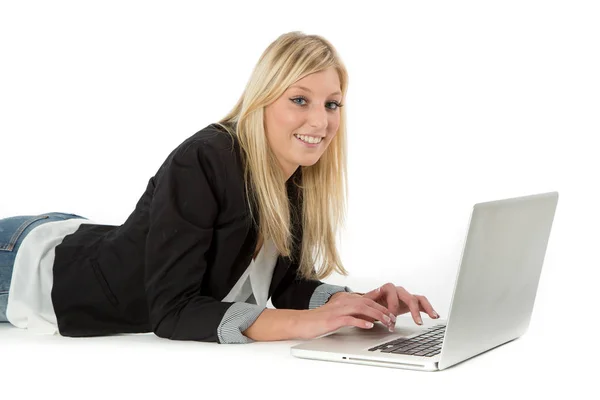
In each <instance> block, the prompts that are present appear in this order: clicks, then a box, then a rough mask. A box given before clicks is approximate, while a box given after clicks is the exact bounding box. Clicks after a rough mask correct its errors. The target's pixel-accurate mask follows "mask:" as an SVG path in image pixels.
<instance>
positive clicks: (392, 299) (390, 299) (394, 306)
mask: <svg viewBox="0 0 600 400" xmlns="http://www.w3.org/2000/svg"><path fill="white" fill-rule="evenodd" d="M381 289H382V292H383V293H384V296H385V301H386V302H387V308H388V310H390V312H391V313H392V314H394V321H395V320H396V318H395V316H396V315H399V314H400V300H399V299H398V291H397V290H396V286H395V285H394V284H393V283H386V284H385V285H383V286H382V287H381Z"/></svg>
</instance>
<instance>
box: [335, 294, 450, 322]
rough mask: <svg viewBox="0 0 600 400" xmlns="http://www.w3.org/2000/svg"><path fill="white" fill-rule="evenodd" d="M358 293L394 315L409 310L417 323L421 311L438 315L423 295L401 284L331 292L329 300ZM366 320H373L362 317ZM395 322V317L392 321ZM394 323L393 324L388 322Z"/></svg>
mask: <svg viewBox="0 0 600 400" xmlns="http://www.w3.org/2000/svg"><path fill="white" fill-rule="evenodd" d="M357 295H360V296H362V297H363V298H367V299H370V300H373V301H374V302H376V303H377V304H380V305H382V306H384V307H385V308H386V309H388V310H389V311H390V312H391V313H392V314H393V315H394V316H396V315H402V314H406V313H407V312H409V311H410V313H411V315H412V317H413V319H414V320H415V322H416V323H417V324H419V325H422V324H423V321H422V320H421V312H425V313H427V314H428V315H429V316H430V317H431V318H432V319H437V318H439V317H440V316H439V315H438V314H437V313H436V312H435V310H434V309H433V307H432V306H431V303H429V300H427V298H426V297H425V296H420V295H416V294H415V295H413V294H410V293H409V292H408V291H407V290H406V289H404V288H403V287H402V286H395V285H394V284H393V283H386V284H385V285H383V286H380V287H378V288H376V289H373V290H371V291H370V292H368V293H364V294H363V293H347V292H338V293H335V294H333V296H331V298H330V299H329V301H332V300H333V298H334V297H337V298H341V297H344V296H357ZM364 319H366V320H368V321H371V322H372V321H373V320H371V319H369V318H364ZM393 322H395V319H394V321H393ZM389 325H394V324H389ZM389 329H390V331H393V326H389Z"/></svg>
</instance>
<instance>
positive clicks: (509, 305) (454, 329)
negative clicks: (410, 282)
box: [291, 192, 558, 371]
mask: <svg viewBox="0 0 600 400" xmlns="http://www.w3.org/2000/svg"><path fill="white" fill-rule="evenodd" d="M557 203H558V192H549V193H541V194H534V195H529V196H523V197H514V198H508V199H503V200H496V201H489V202H484V203H478V204H475V206H473V210H472V212H471V216H470V220H469V227H468V231H467V235H466V238H465V242H464V247H463V251H462V255H461V261H460V265H459V268H458V273H457V277H456V281H455V285H454V291H453V294H452V298H451V301H450V310H449V313H448V318H447V319H442V318H441V317H440V318H438V319H431V318H430V317H429V316H427V315H426V314H424V313H421V314H422V316H423V318H422V320H423V325H417V324H416V323H415V322H414V320H413V319H412V316H411V314H410V313H406V314H403V315H401V316H398V317H397V320H396V329H395V332H393V333H392V332H389V330H388V329H387V327H386V326H385V325H383V324H381V323H380V322H377V323H375V326H374V327H373V328H371V329H361V328H358V327H353V326H346V327H342V328H340V329H338V330H336V331H334V332H329V333H327V334H325V335H322V336H320V337H318V338H315V339H311V340H309V341H304V342H303V343H301V344H298V345H295V346H293V347H292V348H291V354H292V355H293V356H295V357H299V358H307V359H313V360H323V361H335V362H343V363H353V364H363V365H373V366H380V367H390V368H403V369H411V370H418V371H440V370H443V369H446V368H448V367H450V366H452V365H455V364H458V363H460V362H462V361H465V360H468V359H470V358H472V357H475V356H477V355H479V354H481V353H484V352H486V351H488V350H490V349H493V348H495V347H498V346H500V345H503V344H505V343H508V342H510V341H512V340H514V339H516V338H518V337H520V336H521V335H523V334H524V333H525V332H526V331H527V329H528V327H529V322H530V320H531V313H532V310H533V304H534V301H535V296H536V293H537V287H538V283H539V279H540V274H541V271H542V264H543V262H544V257H545V254H546V248H547V245H548V239H549V236H550V230H551V228H552V221H553V220H554V213H555V211H556V205H557Z"/></svg>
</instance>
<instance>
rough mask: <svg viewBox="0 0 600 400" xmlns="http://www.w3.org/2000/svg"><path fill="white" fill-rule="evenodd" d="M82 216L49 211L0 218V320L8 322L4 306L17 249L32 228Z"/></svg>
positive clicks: (6, 300) (5, 305)
mask: <svg viewBox="0 0 600 400" xmlns="http://www.w3.org/2000/svg"><path fill="white" fill-rule="evenodd" d="M71 218H83V219H87V218H85V217H82V216H80V215H75V214H65V213H60V212H49V213H44V214H39V215H18V216H15V217H8V218H3V219H0V322H8V320H7V318H6V307H7V305H8V290H9V288H10V281H11V279H12V271H13V265H14V263H15V257H16V255H17V250H18V249H19V246H21V243H22V242H23V239H25V236H27V234H28V233H29V232H31V230H32V229H33V228H35V227H36V226H38V225H41V224H44V223H46V222H53V221H64V220H67V219H71Z"/></svg>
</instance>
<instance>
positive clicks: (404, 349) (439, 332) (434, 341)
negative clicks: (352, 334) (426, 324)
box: [369, 325, 446, 357]
mask: <svg viewBox="0 0 600 400" xmlns="http://www.w3.org/2000/svg"><path fill="white" fill-rule="evenodd" d="M445 332H446V325H435V326H432V327H431V328H429V329H428V330H426V331H425V332H423V333H422V334H420V335H418V336H414V337H411V338H410V339H407V338H400V339H395V340H392V341H389V342H386V343H383V344H380V345H379V346H375V347H373V348H371V349H369V351H379V352H381V353H394V354H407V355H411V356H421V357H432V356H435V355H436V354H439V353H440V351H441V350H442V341H443V340H444V333H445Z"/></svg>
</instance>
